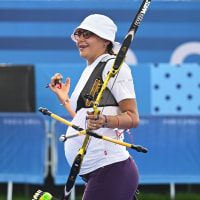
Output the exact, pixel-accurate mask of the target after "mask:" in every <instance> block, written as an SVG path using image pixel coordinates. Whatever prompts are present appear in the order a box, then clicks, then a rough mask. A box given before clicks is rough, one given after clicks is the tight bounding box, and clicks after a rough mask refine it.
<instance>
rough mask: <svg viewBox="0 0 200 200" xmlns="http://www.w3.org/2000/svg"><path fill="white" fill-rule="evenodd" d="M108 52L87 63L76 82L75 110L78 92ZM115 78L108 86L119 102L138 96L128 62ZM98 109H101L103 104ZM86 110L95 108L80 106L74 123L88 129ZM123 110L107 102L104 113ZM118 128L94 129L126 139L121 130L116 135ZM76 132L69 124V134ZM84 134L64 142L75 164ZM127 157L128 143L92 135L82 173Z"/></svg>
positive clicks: (69, 157)
mask: <svg viewBox="0 0 200 200" xmlns="http://www.w3.org/2000/svg"><path fill="white" fill-rule="evenodd" d="M106 55H108V54H104V55H102V56H100V57H99V58H97V59H96V60H95V62H93V63H92V64H91V65H89V66H87V67H86V68H85V70H84V71H83V73H82V75H81V78H80V80H79V82H78V83H77V85H76V88H75V90H74V92H73V93H72V95H71V98H70V102H71V106H72V108H73V109H74V110H76V103H77V100H78V97H79V94H80V92H81V91H82V89H83V87H84V86H85V84H86V82H87V80H88V79H89V77H90V75H91V73H92V71H93V70H94V69H95V67H96V65H97V64H98V63H99V61H100V60H101V59H102V58H103V57H105V56H106ZM113 62H114V59H111V60H109V61H108V62H107V64H106V66H105V68H104V71H103V75H102V77H103V81H104V80H105V78H106V76H107V74H108V72H109V71H110V69H111V67H112V65H113ZM114 80H115V77H114V78H111V79H110V81H109V83H108V86H107V87H108V88H109V89H110V90H111V92H112V94H113V96H114V97H115V99H116V101H117V102H120V101H121V100H123V99H128V98H129V99H130V98H135V91H134V85H133V78H132V75H131V70H130V68H129V67H128V65H127V64H125V63H123V64H122V66H121V69H120V71H119V74H118V76H117V78H116V81H115V83H114V85H113V81H114ZM111 88H112V89H111ZM98 109H99V110H101V111H102V108H101V107H100V108H98ZM86 110H89V111H93V108H81V109H80V110H79V111H78V112H77V113H76V115H75V117H74V118H73V120H72V123H73V124H75V125H78V126H80V127H81V128H84V129H87V121H86ZM120 112H121V111H120V109H119V107H118V106H107V107H104V108H103V111H102V114H105V115H117V114H119V113H120ZM115 131H116V130H115V129H111V128H100V129H98V130H95V132H96V133H98V134H100V135H104V136H107V137H110V138H114V139H118V140H121V141H123V139H124V135H123V134H122V135H121V136H120V138H119V137H117V134H116V132H115ZM119 131H121V130H119ZM75 132H77V131H76V130H75V129H73V128H72V127H69V128H68V130H67V133H66V135H69V134H72V133H75ZM84 137H85V135H83V136H77V137H74V138H71V139H68V140H67V141H66V142H65V155H66V158H67V160H68V162H69V164H70V166H71V165H72V164H73V161H74V159H75V157H76V155H77V153H78V151H79V149H80V147H81V146H82V144H83V141H84ZM128 157H129V153H128V151H127V150H126V147H124V146H121V145H118V144H115V143H111V142H108V141H105V140H102V139H97V138H94V137H90V141H89V145H88V148H87V152H86V154H85V156H84V159H83V163H82V166H81V170H80V173H79V175H83V174H87V173H89V172H92V171H94V170H96V169H98V168H100V167H102V166H106V165H109V164H111V163H115V162H119V161H123V160H126V159H127V158H128Z"/></svg>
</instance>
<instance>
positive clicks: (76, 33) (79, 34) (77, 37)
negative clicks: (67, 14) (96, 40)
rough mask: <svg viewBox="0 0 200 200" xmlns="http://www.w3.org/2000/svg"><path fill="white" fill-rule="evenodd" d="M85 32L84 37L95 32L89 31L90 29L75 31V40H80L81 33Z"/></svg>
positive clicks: (86, 37)
mask: <svg viewBox="0 0 200 200" xmlns="http://www.w3.org/2000/svg"><path fill="white" fill-rule="evenodd" d="M82 34H83V37H84V39H88V38H89V37H90V36H91V35H93V34H94V33H92V32H90V31H88V30H77V31H76V32H75V33H74V38H75V40H78V39H79V38H80V37H81V35H82Z"/></svg>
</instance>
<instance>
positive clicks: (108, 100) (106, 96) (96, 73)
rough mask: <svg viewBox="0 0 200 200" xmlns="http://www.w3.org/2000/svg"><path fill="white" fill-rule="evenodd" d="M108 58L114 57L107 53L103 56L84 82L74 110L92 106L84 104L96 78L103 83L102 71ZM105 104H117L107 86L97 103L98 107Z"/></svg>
mask: <svg viewBox="0 0 200 200" xmlns="http://www.w3.org/2000/svg"><path fill="white" fill-rule="evenodd" d="M110 59H115V56H112V55H109V56H106V57H104V58H103V59H102V60H101V61H100V62H99V63H98V64H97V66H96V67H95V69H94V70H93V72H92V74H91V75H90V77H89V79H88V81H87V83H86V84H85V86H84V88H83V90H82V91H81V93H80V95H79V98H78V101H77V108H76V112H77V111H78V110H80V109H81V108H91V107H92V106H93V104H91V105H90V106H86V101H87V98H88V95H89V93H90V91H91V89H92V86H93V84H94V82H95V80H96V79H99V80H100V83H101V84H103V79H102V72H103V70H104V67H105V66H106V63H107V62H108V61H109V60H110ZM105 106H118V103H117V101H116V99H115V98H114V96H113V95H112V93H111V91H110V90H109V89H108V88H106V89H105V90H104V92H103V96H102V99H101V101H100V103H99V107H105Z"/></svg>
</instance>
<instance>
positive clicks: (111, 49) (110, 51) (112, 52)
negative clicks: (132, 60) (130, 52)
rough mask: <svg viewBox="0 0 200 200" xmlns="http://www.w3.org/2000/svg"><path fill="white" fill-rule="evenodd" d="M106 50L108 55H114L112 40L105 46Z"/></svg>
mask: <svg viewBox="0 0 200 200" xmlns="http://www.w3.org/2000/svg"><path fill="white" fill-rule="evenodd" d="M107 52H108V53H109V54H110V55H116V53H115V52H114V51H113V43H112V42H110V44H109V45H108V46H107Z"/></svg>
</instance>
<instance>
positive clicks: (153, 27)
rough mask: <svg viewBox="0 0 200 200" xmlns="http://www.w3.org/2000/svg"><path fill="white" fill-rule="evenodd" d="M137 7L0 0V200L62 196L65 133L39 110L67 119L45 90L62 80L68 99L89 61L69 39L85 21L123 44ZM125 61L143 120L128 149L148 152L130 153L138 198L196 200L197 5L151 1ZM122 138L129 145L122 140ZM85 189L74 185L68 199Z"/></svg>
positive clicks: (117, 1) (199, 118) (135, 3)
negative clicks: (103, 22) (95, 17)
mask: <svg viewBox="0 0 200 200" xmlns="http://www.w3.org/2000/svg"><path fill="white" fill-rule="evenodd" d="M141 3H142V0H80V1H79V0H74V1H73V0H0V136H1V138H0V200H5V199H7V200H12V199H13V200H17V198H18V196H20V195H21V196H20V197H19V199H21V200H22V198H23V199H27V200H28V199H31V198H32V195H33V194H34V193H35V192H36V191H37V189H42V190H45V191H48V192H50V193H52V194H54V195H55V196H57V197H61V196H62V191H63V186H64V184H65V182H66V180H67V177H68V173H69V170H70V167H69V166H68V164H67V161H66V159H65V156H64V150H63V143H60V142H59V136H60V135H61V134H65V131H66V129H67V126H66V125H64V124H61V123H60V122H57V121H55V120H53V119H51V118H50V117H48V116H43V115H42V114H41V113H39V111H38V108H39V107H45V108H48V109H49V110H50V111H52V112H53V113H55V114H57V115H60V116H63V117H65V118H66V119H68V120H71V118H70V117H69V116H68V113H66V111H65V110H64V109H63V107H62V106H60V104H59V102H58V100H57V98H56V96H55V95H54V94H53V93H52V92H50V90H49V89H47V88H45V86H46V84H47V83H49V82H50V79H51V77H52V76H53V75H54V74H55V73H58V72H59V73H61V74H62V75H63V77H64V80H63V81H65V79H66V78H67V77H70V78H71V89H70V93H71V92H72V91H73V89H74V87H75V85H76V82H77V81H78V79H79V77H80V75H81V73H82V71H83V69H84V67H85V66H86V62H85V60H83V59H82V58H81V57H80V56H79V52H78V50H77V48H76V45H75V43H74V42H73V41H72V40H71V38H70V36H71V34H72V33H73V30H74V29H75V28H76V27H77V26H78V25H79V24H80V22H81V21H82V20H83V19H84V18H85V17H86V16H88V15H89V14H94V13H98V14H104V15H107V16H109V17H110V18H112V19H113V21H114V22H115V23H116V25H117V27H118V31H117V35H116V41H118V42H120V43H122V42H123V40H124V38H125V35H126V34H127V32H128V29H129V27H130V25H131V23H132V21H133V19H134V17H135V15H136V13H137V10H138V9H139V7H140V5H141ZM97 23H98V22H97ZM126 62H127V63H128V64H129V66H130V68H131V70H132V75H133V78H134V85H135V90H136V95H137V103H138V110H139V114H140V118H141V120H140V125H139V127H138V128H137V129H135V130H130V132H131V133H132V135H133V141H134V144H140V145H142V146H144V147H146V148H148V150H149V152H148V153H147V154H142V153H137V152H135V151H134V150H129V152H130V153H131V155H132V156H133V157H134V159H135V160H136V163H137V165H138V168H139V172H140V186H139V190H140V191H141V198H142V193H143V194H144V193H147V194H148V196H146V197H145V199H151V197H150V193H154V194H165V193H167V197H164V196H163V199H164V198H166V200H167V199H177V198H178V193H179V192H186V193H187V194H188V193H189V194H191V193H192V194H193V193H194V195H195V196H192V197H191V196H189V197H187V199H192V200H195V199H200V193H199V191H200V156H199V154H200V146H199V144H200V78H199V77H200V1H198V0H185V1H182V0H166V1H165V0H152V2H151V4H150V7H149V9H148V11H147V13H146V15H145V17H144V19H143V21H142V23H141V25H140V27H139V28H138V31H137V33H136V35H135V38H134V40H133V42H132V44H131V46H130V49H129V51H128V53H127V57H126ZM125 140H126V141H127V142H129V143H130V142H131V140H130V136H129V135H128V134H127V136H126V137H125ZM83 189H84V182H83V181H82V180H81V179H80V178H78V179H77V182H76V187H75V189H74V190H73V194H72V197H71V199H72V200H75V199H78V198H80V197H78V196H80V195H81V194H82V192H83ZM184 196H187V195H186V194H184ZM158 198H159V199H161V197H160V196H159V197H158ZM183 198H184V197H183V196H182V197H180V199H183ZM139 199H140V197H139ZM153 199H154V200H156V197H153Z"/></svg>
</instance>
